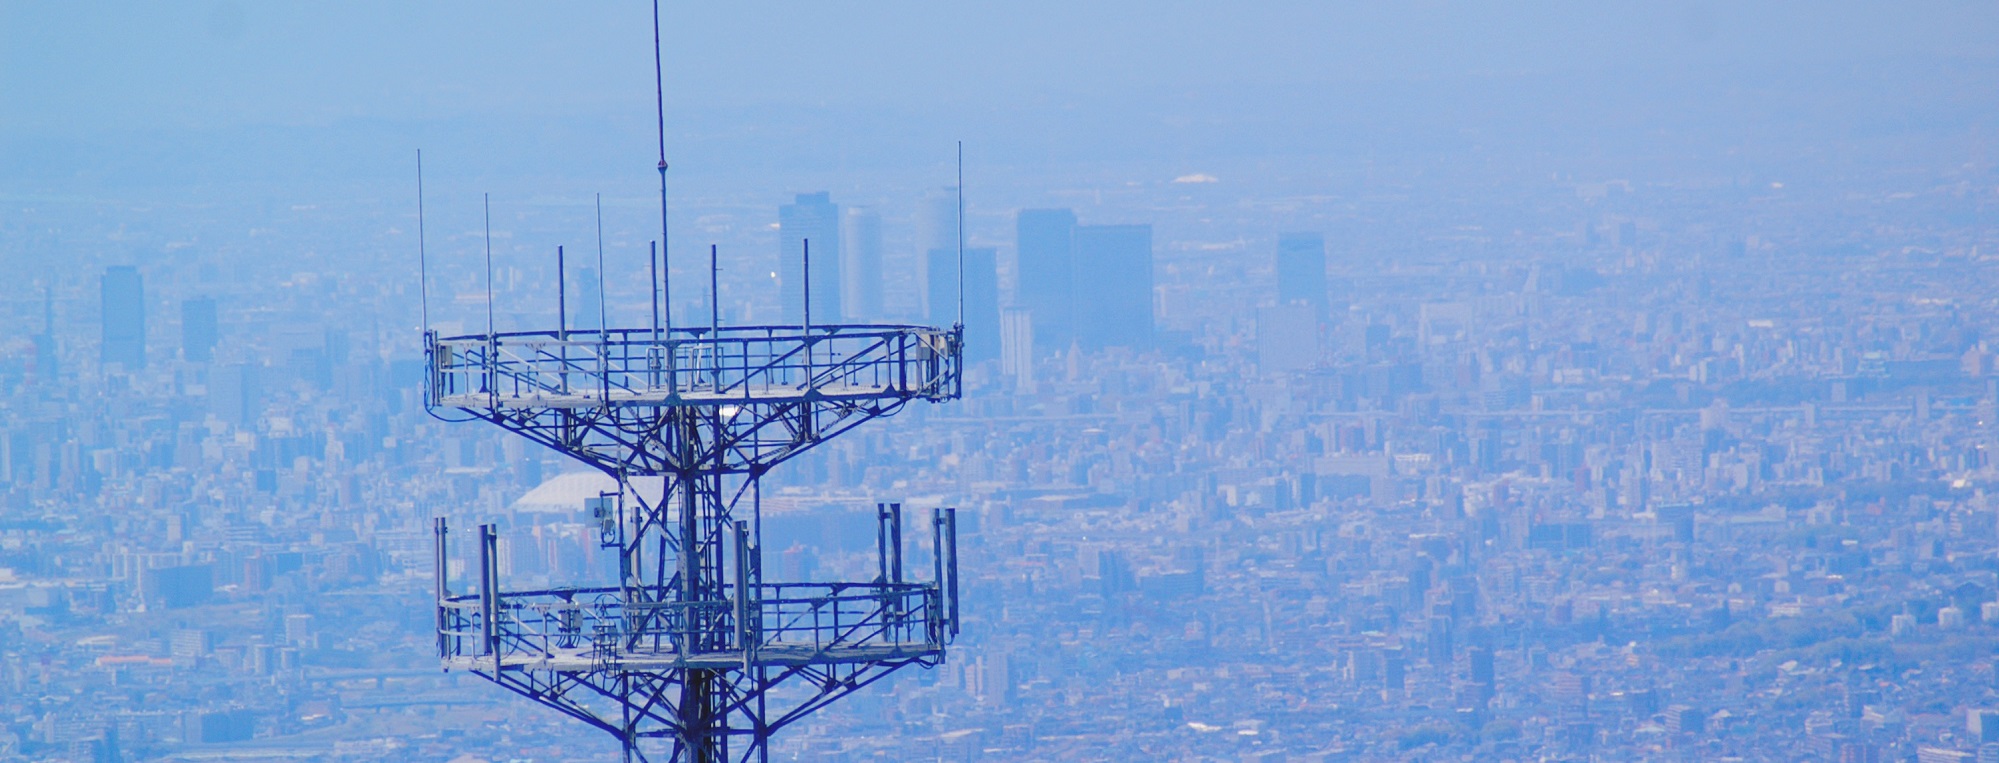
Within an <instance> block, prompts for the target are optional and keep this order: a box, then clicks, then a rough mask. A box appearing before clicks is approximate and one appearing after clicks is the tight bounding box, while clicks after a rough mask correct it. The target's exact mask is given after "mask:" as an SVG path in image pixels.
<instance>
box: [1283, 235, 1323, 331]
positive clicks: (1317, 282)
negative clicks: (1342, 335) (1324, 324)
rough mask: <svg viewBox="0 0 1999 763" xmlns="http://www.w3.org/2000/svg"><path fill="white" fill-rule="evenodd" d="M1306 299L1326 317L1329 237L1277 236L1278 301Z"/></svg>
mask: <svg viewBox="0 0 1999 763" xmlns="http://www.w3.org/2000/svg"><path fill="white" fill-rule="evenodd" d="M1292 302H1304V303H1306V304H1309V305H1311V306H1312V311H1313V315H1316V316H1318V318H1319V319H1321V320H1324V319H1325V317H1326V237H1325V236H1323V235H1320V234H1317V233H1283V234H1279V235H1278V236H1277V303H1278V304H1280V305H1287V304H1290V303H1292Z"/></svg>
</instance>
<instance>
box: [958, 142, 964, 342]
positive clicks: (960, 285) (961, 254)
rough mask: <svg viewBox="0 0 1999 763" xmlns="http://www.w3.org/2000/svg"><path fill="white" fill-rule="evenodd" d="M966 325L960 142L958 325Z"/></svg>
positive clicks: (960, 144) (961, 150) (960, 152)
mask: <svg viewBox="0 0 1999 763" xmlns="http://www.w3.org/2000/svg"><path fill="white" fill-rule="evenodd" d="M957 325H958V326H959V327H963V326H964V325H965V142H964V141H962V140H961V141H958V324H957Z"/></svg>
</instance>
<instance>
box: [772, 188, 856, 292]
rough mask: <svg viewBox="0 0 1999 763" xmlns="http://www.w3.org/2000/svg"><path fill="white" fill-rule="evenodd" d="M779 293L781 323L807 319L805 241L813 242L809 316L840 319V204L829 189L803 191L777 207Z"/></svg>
mask: <svg viewBox="0 0 1999 763" xmlns="http://www.w3.org/2000/svg"><path fill="white" fill-rule="evenodd" d="M777 227H778V236H777V238H778V252H777V261H778V271H777V272H778V277H779V278H780V279H781V283H780V285H779V289H778V293H779V294H780V295H781V296H782V298H783V300H784V313H783V314H784V322H785V323H802V322H804V321H805V318H806V315H805V260H804V254H805V242H807V241H810V242H812V316H811V317H812V321H813V322H814V323H838V322H840V320H841V319H842V316H843V313H842V312H841V310H840V285H841V284H840V207H839V205H837V204H834V203H833V201H832V198H831V196H830V195H829V194H827V193H826V192H824V191H821V192H819V193H801V194H799V195H798V198H797V200H796V201H794V202H793V203H790V204H786V205H784V206H782V207H778V208H777Z"/></svg>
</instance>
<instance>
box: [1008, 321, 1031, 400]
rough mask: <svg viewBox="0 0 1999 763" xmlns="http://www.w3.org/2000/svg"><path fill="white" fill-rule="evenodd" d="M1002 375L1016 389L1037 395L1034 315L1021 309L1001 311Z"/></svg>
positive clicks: (1025, 393)
mask: <svg viewBox="0 0 1999 763" xmlns="http://www.w3.org/2000/svg"><path fill="white" fill-rule="evenodd" d="M1000 373H1001V374H1004V375H1006V376H1008V377H1010V378H1012V379H1013V389H1014V391H1015V392H1018V393H1020V394H1023V395H1032V394H1034V390H1035V386H1034V314H1033V313H1030V312H1028V311H1026V310H1023V309H1020V308H1018V307H1009V308H1007V309H1005V310H1002V311H1000Z"/></svg>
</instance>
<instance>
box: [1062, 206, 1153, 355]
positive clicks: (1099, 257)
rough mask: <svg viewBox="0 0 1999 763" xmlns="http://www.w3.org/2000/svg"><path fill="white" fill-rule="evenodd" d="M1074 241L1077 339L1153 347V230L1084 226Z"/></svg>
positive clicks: (1087, 344) (1072, 286)
mask: <svg viewBox="0 0 1999 763" xmlns="http://www.w3.org/2000/svg"><path fill="white" fill-rule="evenodd" d="M1073 241H1074V243H1073V246H1074V266H1073V267H1072V272H1073V273H1074V274H1075V275H1074V277H1073V278H1072V279H1071V280H1070V290H1071V292H1070V293H1071V294H1074V295H1076V296H1077V297H1078V298H1076V299H1074V300H1073V301H1072V302H1071V304H1072V306H1073V311H1074V318H1073V326H1074V331H1075V336H1076V339H1077V340H1078V341H1080V342H1081V343H1082V345H1083V346H1084V347H1090V348H1098V347H1114V346H1115V347H1135V348H1136V347H1148V346H1151V344H1152V226H1150V225H1079V226H1076V228H1075V234H1074V236H1073ZM1083 295H1088V296H1087V298H1081V297H1083Z"/></svg>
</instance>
